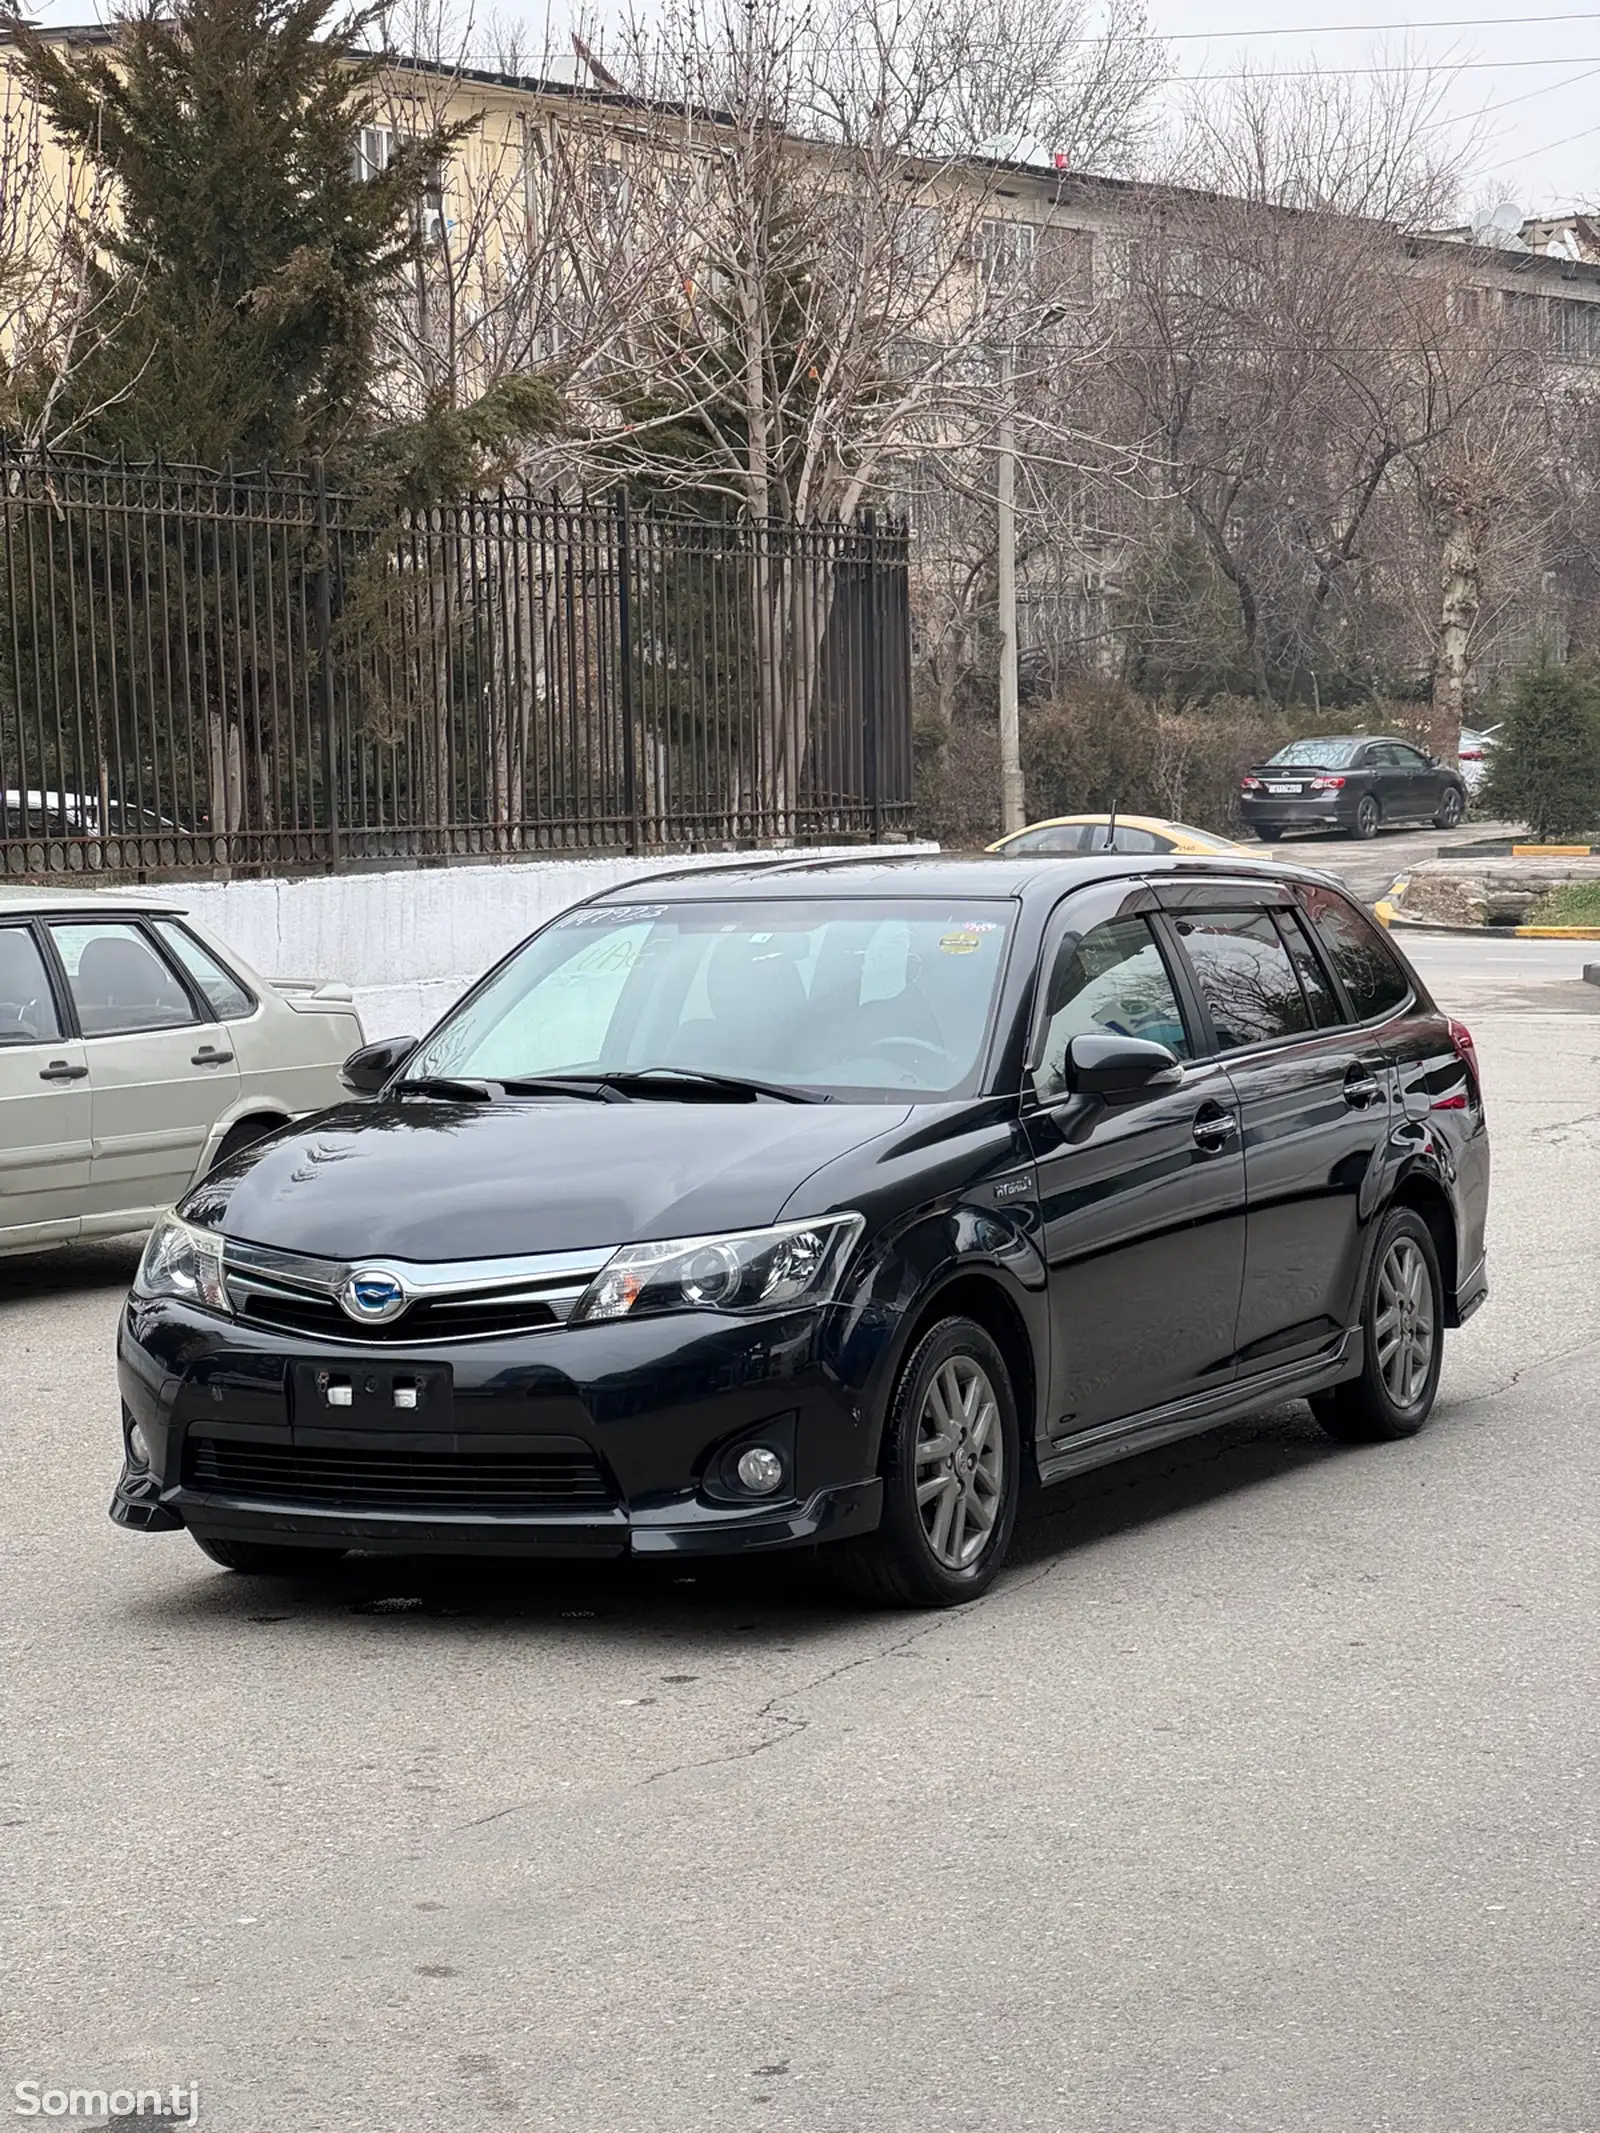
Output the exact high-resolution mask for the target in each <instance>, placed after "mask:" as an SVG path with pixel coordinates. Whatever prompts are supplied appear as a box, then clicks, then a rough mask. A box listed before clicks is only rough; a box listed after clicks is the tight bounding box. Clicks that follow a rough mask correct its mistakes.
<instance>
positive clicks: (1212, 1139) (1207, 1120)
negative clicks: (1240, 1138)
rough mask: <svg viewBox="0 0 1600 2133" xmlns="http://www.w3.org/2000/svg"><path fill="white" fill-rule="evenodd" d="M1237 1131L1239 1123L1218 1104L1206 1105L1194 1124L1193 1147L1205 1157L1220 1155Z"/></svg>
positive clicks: (1197, 1115) (1229, 1112)
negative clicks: (1203, 1153) (1199, 1149)
mask: <svg viewBox="0 0 1600 2133" xmlns="http://www.w3.org/2000/svg"><path fill="white" fill-rule="evenodd" d="M1238 1130H1239V1121H1238V1119H1237V1118H1235V1116H1234V1115H1233V1113H1232V1112H1231V1111H1224V1110H1223V1108H1222V1106H1221V1105H1220V1104H1208V1105H1207V1106H1206V1108H1205V1109H1204V1110H1203V1111H1201V1112H1199V1113H1197V1114H1196V1117H1195V1122H1194V1139H1195V1146H1196V1147H1197V1148H1201V1149H1203V1150H1204V1151H1205V1153H1206V1154H1207V1155H1220V1154H1221V1153H1222V1151H1223V1149H1224V1148H1226V1146H1227V1145H1228V1143H1229V1141H1230V1140H1232V1138H1233V1136H1234V1135H1235V1134H1236V1133H1237V1132H1238Z"/></svg>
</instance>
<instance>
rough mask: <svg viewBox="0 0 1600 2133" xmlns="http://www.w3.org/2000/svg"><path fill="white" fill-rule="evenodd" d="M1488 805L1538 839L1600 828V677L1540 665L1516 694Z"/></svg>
mask: <svg viewBox="0 0 1600 2133" xmlns="http://www.w3.org/2000/svg"><path fill="white" fill-rule="evenodd" d="M1483 797H1484V801H1485V803H1486V805H1487V806H1488V808H1489V809H1490V811H1491V812H1492V813H1493V814H1496V815H1499V816H1500V817H1501V818H1502V819H1503V820H1505V821H1508V822H1526V823H1527V825H1528V827H1529V829H1531V830H1532V831H1533V834H1534V836H1535V837H1536V838H1538V839H1539V840H1541V841H1543V840H1545V839H1547V838H1552V837H1556V838H1559V837H1572V836H1576V835H1577V834H1578V833H1579V832H1580V831H1587V830H1589V829H1591V828H1593V826H1594V825H1595V823H1596V821H1597V820H1600V674H1597V673H1596V671H1595V669H1594V667H1593V666H1591V665H1590V664H1588V663H1587V662H1582V663H1575V664H1573V665H1572V666H1557V665H1555V663H1554V662H1553V661H1552V660H1550V659H1548V658H1542V659H1540V660H1539V661H1538V662H1537V663H1536V664H1535V665H1533V666H1531V667H1527V668H1524V670H1523V672H1522V673H1521V674H1519V675H1518V676H1517V679H1516V683H1515V685H1514V686H1513V688H1512V691H1511V696H1510V700H1509V701H1508V703H1507V705H1506V709H1505V716H1504V718H1503V719H1502V720H1501V723H1500V731H1499V733H1498V735H1497V736H1496V739H1495V746H1494V753H1493V754H1492V755H1491V756H1490V758H1489V775H1488V778H1487V780H1486V781H1485V784H1484V793H1483Z"/></svg>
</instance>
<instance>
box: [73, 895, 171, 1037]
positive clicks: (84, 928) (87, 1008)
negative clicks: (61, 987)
mask: <svg viewBox="0 0 1600 2133" xmlns="http://www.w3.org/2000/svg"><path fill="white" fill-rule="evenodd" d="M50 930H51V932H52V934H53V935H54V936H55V943H56V947H57V949H58V951H59V952H60V956H61V960H62V962H63V963H64V964H65V965H66V968H67V983H68V984H69V985H70V986H71V987H72V998H73V1003H74V1005H75V1006H76V1008H77V1010H78V1026H79V1028H80V1029H81V1030H82V1031H83V1034H84V1035H85V1036H86V1037H116V1036H121V1035H124V1034H131V1033H132V1032H134V1031H136V1030H153V1029H175V1028H178V1027H181V1025H182V1024H184V1023H186V1022H192V1021H193V1020H194V1008H193V1005H192V1004H191V1002H190V999H189V995H188V994H187V993H186V992H185V991H184V989H183V987H182V986H181V985H180V984H179V983H178V981H177V979H176V978H175V977H174V976H173V974H172V972H171V971H170V970H169V969H168V968H167V966H166V964H165V963H163V962H162V960H161V958H160V956H159V955H157V953H156V951H155V949H154V948H152V947H151V945H150V943H149V942H148V941H147V940H146V939H145V937H144V935H143V934H142V933H141V932H140V930H139V928H138V927H137V926H135V925H132V924H130V923H123V922H121V921H111V922H105V921H100V920H90V921H88V922H86V923H84V924H80V923H78V921H76V920H71V921H68V920H65V919H63V920H62V921H61V922H60V923H59V924H56V925H53V926H52V927H51V929H50Z"/></svg>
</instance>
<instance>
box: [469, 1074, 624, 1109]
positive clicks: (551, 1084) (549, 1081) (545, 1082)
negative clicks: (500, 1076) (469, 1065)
mask: <svg viewBox="0 0 1600 2133" xmlns="http://www.w3.org/2000/svg"><path fill="white" fill-rule="evenodd" d="M495 1086H496V1088H498V1089H501V1090H503V1091H504V1093H505V1094H506V1095H507V1096H578V1097H581V1098H582V1099H583V1100H584V1102H586V1103H591V1104H625V1103H627V1102H629V1101H630V1099H629V1098H628V1096H627V1095H626V1094H625V1093H624V1092H623V1091H622V1090H621V1089H619V1088H618V1087H617V1086H616V1085H615V1083H614V1081H613V1080H612V1077H611V1076H610V1075H609V1074H514V1075H512V1077H511V1079H510V1080H509V1081H500V1082H497V1083H496V1084H495Z"/></svg>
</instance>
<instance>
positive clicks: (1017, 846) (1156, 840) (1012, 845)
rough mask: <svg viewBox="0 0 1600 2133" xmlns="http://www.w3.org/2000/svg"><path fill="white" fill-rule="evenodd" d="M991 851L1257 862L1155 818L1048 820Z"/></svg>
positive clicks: (1224, 843) (1208, 836) (1226, 843)
mask: <svg viewBox="0 0 1600 2133" xmlns="http://www.w3.org/2000/svg"><path fill="white" fill-rule="evenodd" d="M988 849H989V850H990V851H991V852H1011V853H1023V852H1029V853H1041V854H1045V853H1052V852H1063V853H1065V852H1198V853H1206V852H1239V853H1248V854H1249V856H1251V857H1252V858H1259V857H1260V856H1261V855H1260V853H1259V852H1258V851H1254V850H1252V848H1251V847H1250V846H1248V845H1243V844H1235V843H1233V842H1232V841H1231V840H1230V839H1229V838H1227V837H1218V836H1217V835H1215V833H1214V832H1213V831H1211V830H1198V829H1191V828H1190V827H1189V825H1188V824H1187V823H1186V822H1162V821H1160V820H1159V819H1158V818H1157V817H1155V816H1154V815H1120V814H1119V815H1052V816H1051V818H1050V819H1049V821H1048V822H1030V823H1029V824H1028V826H1027V828H1026V829H1019V830H1013V831H1012V833H1011V835H1010V836H1009V837H1001V838H998V839H997V840H996V842H995V843H993V844H991V845H990V846H989V847H988Z"/></svg>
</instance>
